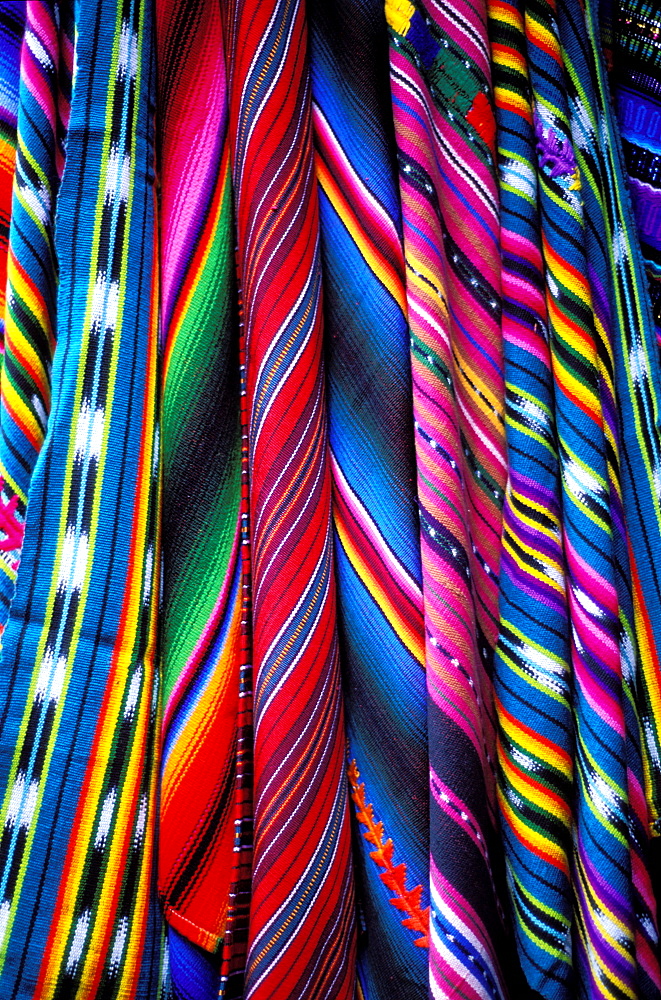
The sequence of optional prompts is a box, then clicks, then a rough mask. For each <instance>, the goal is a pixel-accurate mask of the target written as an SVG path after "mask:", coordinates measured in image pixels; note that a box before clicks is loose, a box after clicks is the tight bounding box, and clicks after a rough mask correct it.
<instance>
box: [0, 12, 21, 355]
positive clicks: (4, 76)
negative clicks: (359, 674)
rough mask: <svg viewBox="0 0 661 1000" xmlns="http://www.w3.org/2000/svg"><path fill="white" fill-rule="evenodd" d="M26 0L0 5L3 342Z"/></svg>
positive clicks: (0, 292) (0, 319)
mask: <svg viewBox="0 0 661 1000" xmlns="http://www.w3.org/2000/svg"><path fill="white" fill-rule="evenodd" d="M24 25H25V0H20V2H19V3H16V2H12V0H5V2H3V3H2V4H0V80H1V81H2V85H1V87H0V332H1V333H2V336H3V340H4V330H5V293H6V285H7V249H8V243H9V221H10V219H11V198H12V187H13V182H14V166H15V162H16V117H17V113H18V82H19V67H20V54H21V42H22V41H23V29H24Z"/></svg>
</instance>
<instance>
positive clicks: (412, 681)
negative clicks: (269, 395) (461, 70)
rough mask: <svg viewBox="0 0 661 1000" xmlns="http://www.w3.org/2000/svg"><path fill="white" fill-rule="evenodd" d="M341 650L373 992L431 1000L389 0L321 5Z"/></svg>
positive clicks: (315, 46) (319, 127)
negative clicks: (386, 4) (386, 10)
mask: <svg viewBox="0 0 661 1000" xmlns="http://www.w3.org/2000/svg"><path fill="white" fill-rule="evenodd" d="M311 9H312V21H311V28H312V46H311V52H312V83H313V94H314V129H315V145H316V152H317V159H316V165H317V178H318V181H319V189H320V213H321V236H322V242H321V250H322V259H323V263H324V272H323V276H324V291H325V296H324V300H325V336H326V343H327V345H328V361H329V364H328V377H329V404H328V409H329V427H330V446H331V455H332V459H331V460H332V474H333V488H334V524H335V540H336V549H335V556H336V563H337V587H338V608H339V621H340V626H341V628H340V650H341V658H342V662H343V665H344V670H345V675H344V676H345V678H346V685H345V700H346V706H347V736H348V760H349V780H350V783H351V794H352V800H353V805H354V811H355V817H356V820H355V824H354V837H355V840H354V843H355V853H354V857H355V858H356V870H357V881H358V900H359V914H360V920H361V927H362V928H364V929H365V933H364V934H361V935H359V966H358V968H359V981H360V984H361V988H362V990H363V993H364V995H365V996H367V997H370V998H372V997H373V998H383V1000H388V998H389V997H390V996H392V984H393V982H395V983H398V984H400V986H399V995H400V996H401V997H403V998H423V997H426V996H427V992H428V990H427V964H428V963H427V958H428V948H427V933H428V919H429V918H428V906H429V898H428V891H427V870H428V857H427V854H428V842H427V829H428V824H429V820H428V802H427V784H428V778H427V717H426V715H427V713H426V697H425V652H424V631H423V629H424V624H423V615H422V591H421V570H420V555H419V542H418V535H419V529H418V519H417V512H416V507H415V494H414V484H415V463H414V455H413V421H412V412H411V406H410V379H411V375H410V360H409V335H408V325H407V316H406V298H405V289H404V256H403V249H402V243H401V220H400V212H399V205H398V190H397V174H396V161H395V149H394V142H393V135H392V124H391V117H392V113H391V108H390V101H389V99H388V92H389V80H388V64H387V60H386V54H387V44H388V38H387V33H386V21H385V16H384V11H383V5H382V3H381V0H358V2H356V0H351V2H348V3H345V4H343V5H339V6H338V7H337V8H332V7H331V6H330V5H328V4H327V3H325V2H324V0H318V2H317V3H315V4H314V5H313V6H312V8H311Z"/></svg>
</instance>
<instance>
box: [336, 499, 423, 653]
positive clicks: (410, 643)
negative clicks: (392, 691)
mask: <svg viewBox="0 0 661 1000" xmlns="http://www.w3.org/2000/svg"><path fill="white" fill-rule="evenodd" d="M335 526H336V528H337V533H338V535H339V536H340V541H341V543H342V548H343V549H344V551H345V552H346V554H347V556H348V558H349V561H350V563H351V565H352V566H353V568H354V570H355V572H356V574H357V576H358V577H359V578H360V580H362V582H363V583H364V584H365V587H366V588H367V590H368V592H369V593H370V594H371V595H372V597H373V598H374V600H375V602H376V603H377V604H378V606H379V609H380V611H381V613H382V614H383V617H384V618H385V619H386V621H387V622H388V624H389V625H390V627H391V628H392V630H393V632H395V634H396V635H397V636H398V638H399V639H400V641H401V643H402V645H403V646H405V647H406V649H408V651H409V652H410V653H411V654H412V656H414V657H415V659H416V660H417V661H418V663H419V664H420V665H421V666H423V667H424V664H425V647H424V640H423V637H422V636H420V635H417V634H416V633H414V632H412V631H411V630H410V629H409V627H408V623H407V622H406V621H405V620H404V619H403V618H402V616H401V615H400V614H399V612H398V610H397V608H396V607H395V605H394V604H393V603H392V601H391V600H390V597H389V596H388V594H387V593H386V592H385V590H383V588H382V587H381V585H380V584H379V582H378V580H377V579H376V577H375V576H374V574H373V573H372V572H371V570H370V566H369V564H368V562H367V560H366V559H365V558H364V556H363V554H362V552H360V550H359V549H358V548H357V547H356V546H355V545H354V544H353V541H352V539H351V537H350V536H349V534H348V533H347V530H346V528H345V526H344V524H343V523H342V520H341V518H336V520H335Z"/></svg>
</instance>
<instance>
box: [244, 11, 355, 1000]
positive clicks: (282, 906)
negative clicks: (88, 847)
mask: <svg viewBox="0 0 661 1000" xmlns="http://www.w3.org/2000/svg"><path fill="white" fill-rule="evenodd" d="M225 10H226V17H227V31H228V37H229V43H228V54H229V58H230V65H231V75H230V134H231V142H232V168H233V175H234V189H235V196H236V215H237V235H238V254H237V257H238V273H239V280H240V288H241V301H242V308H243V321H244V323H245V337H246V344H245V351H246V393H247V408H248V448H249V463H250V466H249V468H250V532H251V545H252V551H251V558H252V571H253V602H252V608H253V613H252V623H253V650H254V727H255V735H254V802H255V834H254V855H253V869H252V901H251V911H250V946H249V954H248V963H247V970H246V987H245V995H246V997H250V998H253V1000H258V998H262V997H263V998H268V1000H277V998H282V1000H294V998H296V997H301V998H303V997H313V996H315V997H320V998H321V997H324V998H328V1000H333V998H335V997H337V998H338V1000H339V998H350V997H352V996H353V993H354V975H355V974H354V963H355V924H354V892H353V871H352V864H351V850H350V848H351V843H350V829H349V811H348V794H347V782H346V775H345V768H344V734H343V728H344V727H343V718H342V715H343V712H342V701H341V692H340V678H339V663H338V648H337V634H336V613H335V588H334V571H333V562H332V550H331V493H330V488H331V481H330V468H329V464H328V455H327V426H326V415H325V414H326V401H325V384H324V370H323V363H322V313H321V268H320V260H319V222H318V205H317V192H316V181H315V173H314V159H313V150H312V121H311V100H310V81H309V75H308V72H307V31H306V22H305V9H304V5H303V4H302V3H301V2H300V0H274V2H270V0H269V2H268V3H265V4H261V5H260V6H259V8H257V9H256V8H254V7H253V5H252V4H250V3H246V2H244V0H236V2H228V3H227V5H226V8H225ZM294 803H295V806H293V804H294Z"/></svg>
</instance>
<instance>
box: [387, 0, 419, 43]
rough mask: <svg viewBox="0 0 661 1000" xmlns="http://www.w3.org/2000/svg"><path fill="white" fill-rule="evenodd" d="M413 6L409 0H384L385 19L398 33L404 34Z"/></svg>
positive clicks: (412, 12)
mask: <svg viewBox="0 0 661 1000" xmlns="http://www.w3.org/2000/svg"><path fill="white" fill-rule="evenodd" d="M414 14H415V7H414V6H413V4H412V3H409V0H386V21H387V22H388V24H389V25H390V27H391V28H392V30H393V31H394V32H396V33H397V34H398V35H404V36H406V34H407V32H408V30H409V28H410V27H411V18H412V17H413V15H414Z"/></svg>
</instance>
